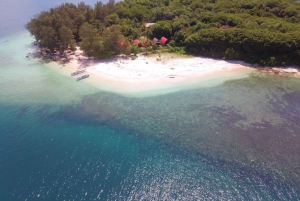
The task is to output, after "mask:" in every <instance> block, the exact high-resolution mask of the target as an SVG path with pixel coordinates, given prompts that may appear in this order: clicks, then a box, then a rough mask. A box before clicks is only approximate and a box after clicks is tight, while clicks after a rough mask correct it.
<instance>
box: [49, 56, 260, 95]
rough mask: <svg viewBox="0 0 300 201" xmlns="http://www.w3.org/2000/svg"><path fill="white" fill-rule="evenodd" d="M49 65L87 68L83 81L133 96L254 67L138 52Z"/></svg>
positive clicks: (67, 70) (217, 79) (66, 71)
mask: <svg viewBox="0 0 300 201" xmlns="http://www.w3.org/2000/svg"><path fill="white" fill-rule="evenodd" d="M53 63H54V64H53ZM47 66H48V67H50V68H51V69H53V70H55V71H56V72H58V73H61V74H63V75H66V76H70V74H71V72H74V71H76V70H78V69H82V68H86V73H87V74H89V75H90V77H89V78H88V79H85V80H82V81H80V82H84V83H87V84H89V85H92V86H94V87H97V88H99V89H101V90H105V91H111V92H115V93H119V94H123V95H130V96H132V95H133V96H139V95H142V96H145V95H154V94H155V95H157V94H164V93H170V92H175V91H179V90H183V89H191V88H195V87H205V86H215V85H217V84H220V83H222V82H224V81H226V80H229V79H238V78H242V77H247V76H248V74H249V73H250V72H252V71H253V70H254V69H253V68H251V65H250V64H247V63H244V62H241V61H224V60H216V59H210V58H204V57H191V56H180V55H175V54H168V53H164V54H161V56H159V55H158V54H153V55H149V56H144V55H138V56H137V58H136V59H135V60H131V59H130V57H128V56H116V57H114V58H111V59H105V60H87V59H80V60H78V59H71V61H70V62H69V63H67V64H65V65H64V67H62V66H61V65H60V67H59V65H57V63H55V62H51V64H50V65H47Z"/></svg>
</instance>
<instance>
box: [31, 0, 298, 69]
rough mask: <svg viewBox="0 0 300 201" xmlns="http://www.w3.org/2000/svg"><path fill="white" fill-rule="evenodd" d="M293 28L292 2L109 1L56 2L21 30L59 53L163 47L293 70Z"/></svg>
mask: <svg viewBox="0 0 300 201" xmlns="http://www.w3.org/2000/svg"><path fill="white" fill-rule="evenodd" d="M150 22H151V23H152V24H151V26H148V27H146V23H150ZM299 23H300V3H299V2H297V1H294V0H283V1H279V0H261V1H260V2H257V1H256V0H240V1H232V0H193V1H191V0H185V1H178V0H164V1H160V0H152V1H148V0H144V1H136V0H126V1H119V2H115V1H114V0H109V1H108V2H107V3H106V4H104V3H102V2H100V1H98V2H97V3H96V4H95V5H93V6H91V5H86V4H85V3H84V2H81V3H79V4H77V5H75V4H72V3H64V4H62V5H60V6H57V7H55V8H51V9H50V10H49V11H43V12H41V13H39V14H38V15H36V16H35V17H33V18H32V19H31V21H30V22H28V23H27V24H26V28H27V30H28V31H29V32H30V34H31V35H32V36H34V38H35V44H37V45H38V46H39V47H41V48H45V49H47V50H49V51H56V50H59V51H60V52H61V53H63V52H65V51H66V50H75V44H79V45H80V48H81V49H82V50H83V51H84V53H85V54H86V55H87V56H92V57H96V58H106V57H111V56H113V55H116V54H121V53H124V54H130V53H133V54H135V55H136V54H138V53H139V52H140V51H141V50H140V49H141V47H142V48H144V49H145V51H146V52H148V51H154V52H155V51H156V50H160V49H164V48H166V49H167V50H166V51H169V52H181V53H188V54H195V55H203V56H208V57H216V58H224V59H238V60H244V61H246V62H250V63H260V64H262V65H272V66H273V65H282V64H283V63H284V64H286V65H290V64H296V65H299V64H300V54H299V52H300V41H299V40H300V39H299V35H300V26H299ZM161 38H166V39H167V42H166V44H165V42H164V43H161V40H160V39H161ZM136 39H139V41H140V43H141V44H140V45H139V46H137V45H134V44H133V41H134V40H136ZM154 40H155V41H154ZM153 41H154V42H153Z"/></svg>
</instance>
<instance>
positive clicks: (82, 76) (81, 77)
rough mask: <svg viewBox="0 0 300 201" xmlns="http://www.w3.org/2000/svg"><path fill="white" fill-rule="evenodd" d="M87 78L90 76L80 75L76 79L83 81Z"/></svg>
mask: <svg viewBox="0 0 300 201" xmlns="http://www.w3.org/2000/svg"><path fill="white" fill-rule="evenodd" d="M89 76H90V75H89V74H84V75H81V76H80V77H78V78H77V81H79V80H83V79H85V78H88V77H89Z"/></svg>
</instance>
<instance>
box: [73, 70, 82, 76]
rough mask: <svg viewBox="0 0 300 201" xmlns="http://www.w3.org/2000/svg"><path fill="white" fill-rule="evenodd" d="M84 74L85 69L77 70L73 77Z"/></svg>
mask: <svg viewBox="0 0 300 201" xmlns="http://www.w3.org/2000/svg"><path fill="white" fill-rule="evenodd" d="M84 72H85V69H82V70H77V71H75V72H73V73H71V76H74V75H78V74H80V73H84Z"/></svg>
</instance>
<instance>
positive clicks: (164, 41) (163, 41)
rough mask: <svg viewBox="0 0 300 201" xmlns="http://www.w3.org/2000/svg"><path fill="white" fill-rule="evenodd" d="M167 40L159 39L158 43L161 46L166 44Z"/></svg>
mask: <svg viewBox="0 0 300 201" xmlns="http://www.w3.org/2000/svg"><path fill="white" fill-rule="evenodd" d="M167 40H168V39H167V38H165V37H161V39H160V43H161V44H162V45H164V44H166V42H167Z"/></svg>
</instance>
